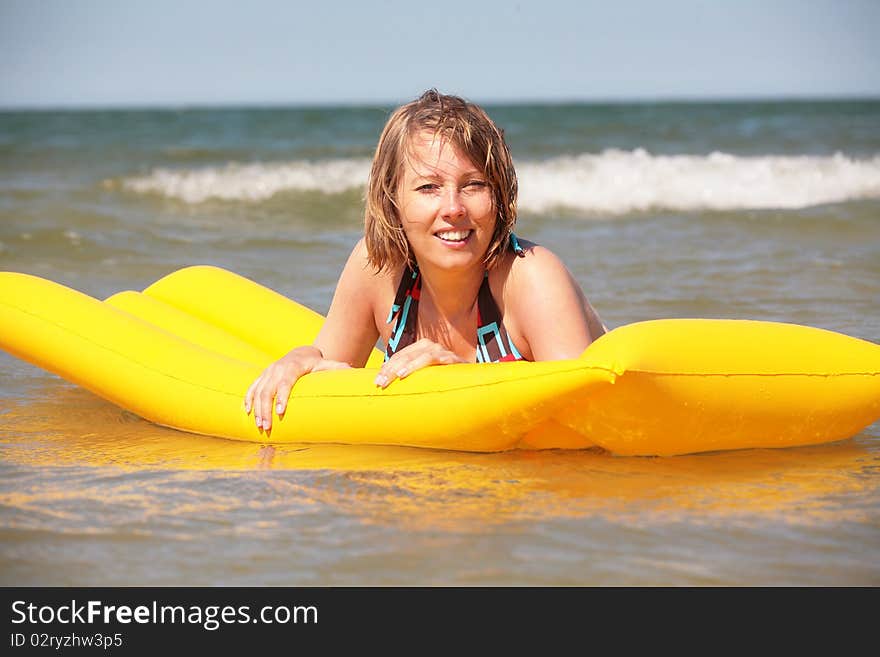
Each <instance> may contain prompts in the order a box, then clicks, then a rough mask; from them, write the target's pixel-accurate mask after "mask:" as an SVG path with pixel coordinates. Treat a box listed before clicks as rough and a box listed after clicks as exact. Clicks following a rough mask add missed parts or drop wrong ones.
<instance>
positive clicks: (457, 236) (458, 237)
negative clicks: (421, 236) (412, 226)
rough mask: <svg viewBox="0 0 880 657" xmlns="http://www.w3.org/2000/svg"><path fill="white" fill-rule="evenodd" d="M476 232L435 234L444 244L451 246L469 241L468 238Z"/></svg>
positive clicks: (453, 231) (445, 231) (456, 231)
mask: <svg viewBox="0 0 880 657" xmlns="http://www.w3.org/2000/svg"><path fill="white" fill-rule="evenodd" d="M472 232H474V231H472V230H441V231H440V232H438V233H434V236H435V237H438V238H439V239H441V240H442V241H444V242H447V243H449V244H461V243H463V242H465V241H467V238H468V237H470V236H471V233H472Z"/></svg>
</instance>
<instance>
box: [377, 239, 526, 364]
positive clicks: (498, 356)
mask: <svg viewBox="0 0 880 657" xmlns="http://www.w3.org/2000/svg"><path fill="white" fill-rule="evenodd" d="M511 244H512V245H513V248H514V250H515V251H516V253H517V255H522V248H521V247H520V246H519V243H518V242H517V241H516V238H515V237H513V236H512V235H511ZM421 291H422V276H421V274H420V273H419V268H418V265H416V266H415V267H410V266H407V268H406V270H405V271H404V272H403V277H402V278H401V279H400V284H399V285H398V286H397V294H396V295H395V297H394V303H393V304H392V306H391V312H389V313H388V319H387V320H385V323H386V324H390V323H391V322H393V321H394V319H395V318H397V324H396V325H395V327H394V330H393V331H392V332H391V338H390V339H389V340H388V344H387V345H385V360H388V359H389V358H391V356H392V355H393V354H394V353H395V352H397V351H398V350H399V349H403V348H404V347H406V346H408V345H411V344H412V343H413V342H415V341H416V325H417V319H418V314H419V298H420V297H421ZM510 360H524V358H523V357H522V355H521V354H520V353H519V351H518V350H517V348H516V345H514V344H513V340H511V339H510V336H509V335H508V334H507V329H506V328H504V323H503V322H502V321H501V311H499V310H498V304H496V303H495V299H494V298H493V297H492V291H491V289H490V288H489V272H486V275H485V276H484V277H483V282H482V284H481V285H480V292H479V294H478V296H477V362H478V363H497V362H501V361H510Z"/></svg>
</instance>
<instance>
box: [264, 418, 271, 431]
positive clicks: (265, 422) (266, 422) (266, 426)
mask: <svg viewBox="0 0 880 657" xmlns="http://www.w3.org/2000/svg"><path fill="white" fill-rule="evenodd" d="M271 426H272V424H271V423H270V422H269V420H263V429H265V430H266V431H268V430H269V427H271Z"/></svg>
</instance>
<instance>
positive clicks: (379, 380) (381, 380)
mask: <svg viewBox="0 0 880 657" xmlns="http://www.w3.org/2000/svg"><path fill="white" fill-rule="evenodd" d="M376 385H377V386H382V387H383V388H384V387H385V386H387V385H388V377H387V376H385V375H384V374H380V375H379V376H377V377H376Z"/></svg>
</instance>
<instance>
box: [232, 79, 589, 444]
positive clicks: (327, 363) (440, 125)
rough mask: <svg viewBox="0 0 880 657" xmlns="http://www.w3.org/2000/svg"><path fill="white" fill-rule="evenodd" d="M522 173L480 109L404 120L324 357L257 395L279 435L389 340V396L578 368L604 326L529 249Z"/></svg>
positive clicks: (336, 301) (250, 402) (259, 419)
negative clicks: (429, 377)
mask: <svg viewBox="0 0 880 657" xmlns="http://www.w3.org/2000/svg"><path fill="white" fill-rule="evenodd" d="M516 196H517V180H516V172H515V170H514V167H513V161H512V159H511V156H510V151H509V149H508V147H507V144H506V143H505V141H504V137H503V135H502V133H501V131H500V130H499V129H498V128H497V127H496V126H495V124H494V123H493V122H492V120H491V119H490V118H489V117H488V116H487V115H486V113H485V112H484V111H483V110H482V109H481V108H480V107H478V106H476V105H474V104H472V103H469V102H467V101H465V100H463V99H461V98H458V97H456V96H447V95H442V94H439V93H437V92H436V91H434V90H431V91H428V92H426V93H425V94H423V95H422V96H421V97H420V98H418V99H417V100H415V101H413V102H411V103H408V104H406V105H404V106H402V107H400V108H399V109H397V111H395V112H394V114H392V116H391V117H390V119H389V120H388V123H387V124H386V125H385V129H384V130H383V131H382V135H381V137H380V139H379V144H378V146H377V148H376V154H375V156H374V158H373V166H372V170H371V172H370V180H369V184H368V188H367V200H366V213H365V214H366V217H365V230H364V237H363V239H361V240H360V241H359V242H358V244H357V245H356V246H355V247H354V250H353V251H352V253H351V256H350V257H349V259H348V262H347V264H346V265H345V268H344V269H343V271H342V275H341V276H340V278H339V283H338V285H337V287H336V293H335V294H334V296H333V301H332V303H331V305H330V310H329V312H328V314H327V320H326V322H325V323H324V325H323V328H322V329H321V331H320V333H319V334H318V337H317V338H316V339H315V342H314V344H312V345H308V346H301V347H297V348H295V349H293V350H292V351H291V352H290V353H288V354H287V355H286V356H284V357H283V358H281V359H280V360H278V361H277V362H275V363H273V364H272V365H270V366H269V367H268V368H266V370H265V371H264V372H263V373H262V375H260V377H259V378H257V380H256V381H254V382H253V384H251V386H250V388H249V389H248V391H247V394H246V396H245V412H247V413H250V411H251V410H253V411H254V419H255V422H256V424H257V427H260V428H262V429H263V430H267V431H268V430H269V429H270V428H271V426H272V410H273V404H274V405H275V409H274V410H275V412H276V413H277V414H278V416H279V417H280V416H283V415H284V411H285V409H286V406H287V399H288V397H289V395H290V391H291V388H292V386H293V384H294V383H295V382H296V380H297V379H299V378H300V377H301V376H303V375H305V374H308V373H309V372H318V371H321V370H328V369H338V368H345V367H363V365H364V363H366V361H367V358H368V357H369V354H370V352H371V350H372V349H373V348H374V347H375V345H376V342H377V340H381V341H382V343H383V344H384V345H385V354H386V360H385V363H384V364H383V366H382V367H381V369H380V370H379V372H378V373H377V375H376V385H378V386H380V387H382V388H385V387H387V386H388V385H389V384H390V383H391V382H392V381H394V379H402V378H404V377H406V376H408V375H409V374H411V373H412V372H414V371H415V370H418V369H421V368H423V367H426V366H428V365H441V364H449V363H473V362H492V361H499V360H519V359H522V360H530V361H537V360H555V359H563V358H575V357H577V356H579V355H580V354H581V353H582V352H583V351H584V349H586V348H587V346H588V345H589V344H590V343H591V342H592V341H593V340H595V339H596V338H598V337H599V336H600V335H602V334H603V333H604V332H605V327H604V326H603V325H602V322H601V321H600V320H599V317H598V315H597V314H596V312H595V311H594V310H593V308H592V307H591V306H590V304H589V302H588V301H587V299H586V297H585V296H584V294H583V292H582V291H581V289H580V288H579V286H578V285H577V283H576V282H575V280H574V279H573V278H572V276H571V274H570V273H569V272H568V270H567V269H566V268H565V266H564V265H563V264H562V262H561V261H560V260H559V258H557V257H556V256H555V255H554V254H553V253H551V252H550V251H548V250H547V249H545V248H543V247H541V246H538V245H537V244H533V243H531V242H527V241H525V240H521V241H520V240H517V238H516V236H515V235H514V234H513V232H512V231H513V225H514V223H515V221H516Z"/></svg>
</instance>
